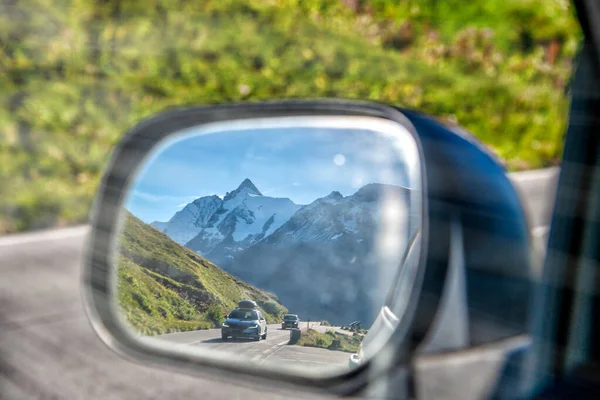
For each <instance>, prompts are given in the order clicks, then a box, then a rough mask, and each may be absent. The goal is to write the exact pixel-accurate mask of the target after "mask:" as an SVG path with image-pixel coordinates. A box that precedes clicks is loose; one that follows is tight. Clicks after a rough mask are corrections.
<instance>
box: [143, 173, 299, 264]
mask: <svg viewBox="0 0 600 400" xmlns="http://www.w3.org/2000/svg"><path fill="white" fill-rule="evenodd" d="M300 207H301V206H299V205H297V204H294V202H293V201H291V200H290V199H287V198H275V197H269V196H263V195H262V193H261V192H260V191H259V190H258V189H257V188H256V186H254V184H253V183H252V181H250V180H249V179H245V180H244V181H243V182H242V183H241V184H240V185H239V186H238V188H237V189H235V190H233V191H231V192H228V193H227V194H226V195H225V196H224V197H223V199H221V198H220V197H218V196H215V195H213V196H206V197H201V198H199V199H196V200H194V201H193V202H191V203H189V204H188V205H186V206H185V207H184V208H183V209H182V210H181V211H179V212H177V213H176V214H175V215H174V216H173V217H172V218H171V219H170V220H169V221H168V222H159V221H156V222H153V223H152V224H151V225H152V226H153V227H155V228H156V229H158V230H160V231H161V232H163V233H165V234H167V235H168V236H169V237H170V238H171V239H173V240H174V241H175V242H177V243H179V244H181V245H185V246H186V247H188V248H190V249H191V250H194V251H195V252H197V253H198V254H200V255H203V256H205V257H208V258H209V259H218V260H219V261H220V262H221V263H222V262H227V261H228V260H230V259H233V258H234V257H235V254H236V253H238V252H240V251H242V250H244V249H246V248H248V247H249V246H251V245H252V244H254V243H256V242H257V241H259V240H261V239H263V238H264V237H266V236H268V235H269V234H271V233H272V232H273V231H275V230H276V229H277V228H279V227H280V226H281V225H282V224H283V223H284V222H286V221H287V220H289V219H290V217H291V216H292V215H293V214H294V213H295V212H296V211H297V210H298V209H300Z"/></svg>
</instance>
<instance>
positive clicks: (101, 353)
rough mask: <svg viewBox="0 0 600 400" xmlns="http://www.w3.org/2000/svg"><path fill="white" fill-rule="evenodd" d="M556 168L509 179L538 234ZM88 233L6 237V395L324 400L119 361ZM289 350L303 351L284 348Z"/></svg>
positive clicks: (2, 344) (0, 318)
mask: <svg viewBox="0 0 600 400" xmlns="http://www.w3.org/2000/svg"><path fill="white" fill-rule="evenodd" d="M552 171H553V172H548V171H545V172H544V171H542V172H540V171H537V172H536V171H533V172H531V173H529V172H527V173H523V174H511V175H510V176H511V179H512V180H513V182H514V183H515V186H517V188H518V189H519V190H520V191H521V193H522V194H523V196H524V198H525V199H526V202H527V204H526V207H527V208H528V209H529V210H530V211H531V215H530V218H531V221H532V222H533V223H534V225H533V228H534V230H535V229H538V228H539V229H543V227H545V226H547V225H548V223H549V205H550V204H551V201H550V200H549V199H552V198H553V196H554V185H555V179H556V172H557V171H556V170H552ZM87 231H88V228H87V227H85V226H82V227H74V228H67V229H60V230H52V231H46V232H36V233H30V234H19V235H12V236H8V237H5V238H0V273H1V278H0V332H1V333H0V398H3V399H4V398H6V399H31V398H39V399H155V398H176V399H196V398H198V397H203V398H211V399H227V400H230V399H231V398H246V399H247V398H261V399H278V398H282V399H283V398H285V399H288V398H290V397H291V398H303V397H304V398H311V399H315V398H326V397H325V396H321V397H315V396H314V395H313V394H304V393H302V392H297V391H295V392H292V393H291V392H289V391H284V390H282V389H281V388H277V387H274V386H268V387H267V386H258V385H256V386H252V387H248V386H244V385H242V384H241V383H240V382H232V381H231V380H228V379H227V377H226V376H223V377H222V381H215V379H214V377H211V378H198V377H191V376H187V375H183V374H179V373H175V372H172V371H169V370H165V369H158V368H151V367H149V366H144V365H139V364H135V363H132V362H129V361H127V360H124V359H122V358H120V357H119V356H117V355H116V354H115V353H113V352H112V351H111V350H109V349H108V348H107V347H106V346H105V345H104V344H102V343H101V342H100V340H99V339H98V338H97V337H96V334H95V333H94V332H93V330H92V328H91V326H90V324H89V322H88V321H87V319H86V315H85V313H84V310H83V307H82V303H81V294H80V282H81V261H82V247H83V243H84V237H85V234H86V232H87ZM282 340H283V339H282ZM290 348H295V349H298V348H300V347H299V346H285V349H286V350H287V349H290ZM307 349H308V350H306V351H311V350H310V349H309V348H307ZM281 351H283V350H281ZM278 355H279V354H278ZM298 357H300V356H299V355H297V354H287V355H285V357H281V359H284V360H290V361H294V360H298Z"/></svg>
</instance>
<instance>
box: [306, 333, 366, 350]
mask: <svg viewBox="0 0 600 400" xmlns="http://www.w3.org/2000/svg"><path fill="white" fill-rule="evenodd" d="M334 340H338V341H339V342H340V343H339V346H340V347H339V348H332V343H333V341H334ZM362 340H363V336H361V335H353V336H352V335H345V334H343V333H337V332H332V331H327V332H325V333H319V332H317V331H316V330H314V329H309V330H308V331H307V332H305V333H303V334H302V336H301V337H300V340H298V343H296V344H297V345H298V346H307V347H319V348H322V349H331V350H337V351H345V352H347V353H356V352H358V349H359V348H360V344H361V342H362Z"/></svg>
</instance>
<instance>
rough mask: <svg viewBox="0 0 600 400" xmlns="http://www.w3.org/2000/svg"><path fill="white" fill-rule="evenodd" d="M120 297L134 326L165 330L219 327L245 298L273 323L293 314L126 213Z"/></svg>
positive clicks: (146, 330)
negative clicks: (252, 302) (226, 316)
mask: <svg viewBox="0 0 600 400" xmlns="http://www.w3.org/2000/svg"><path fill="white" fill-rule="evenodd" d="M124 213H125V221H124V225H123V232H122V234H121V240H120V251H119V261H118V299H119V303H120V305H121V309H122V310H123V312H124V313H125V315H126V317H127V320H128V321H129V322H130V323H131V324H132V326H133V327H134V328H135V329H136V330H138V331H140V332H142V333H144V334H149V335H152V334H160V333H168V332H177V331H185V330H194V329H207V328H211V327H213V326H219V324H220V323H221V321H222V316H223V315H226V314H227V313H228V312H230V311H231V310H232V309H233V308H235V306H236V305H237V303H238V301H240V300H242V299H252V300H254V301H256V302H257V303H258V305H259V306H260V308H261V309H262V311H263V312H264V314H265V318H266V319H267V322H268V323H277V322H279V321H280V320H281V316H282V315H283V314H285V313H286V312H287V309H286V308H285V307H284V306H282V305H281V304H280V303H279V301H278V299H277V298H276V297H275V295H272V294H269V293H266V292H264V291H261V290H259V289H257V288H255V287H253V286H251V285H248V284H247V283H245V282H242V281H240V280H239V279H237V278H235V277H233V276H231V275H229V274H228V273H226V272H224V271H223V270H221V269H220V268H219V267H217V266H216V265H214V264H212V263H211V262H209V261H207V260H206V259H204V258H202V257H200V256H199V255H197V254H195V253H194V252H192V251H190V250H188V249H187V248H185V247H183V246H180V245H178V244H177V243H175V242H173V241H172V240H171V239H169V238H168V237H167V236H166V235H165V234H163V233H161V232H159V231H157V230H156V229H154V228H153V227H151V226H149V225H147V224H145V223H143V222H142V221H140V220H139V219H137V218H136V217H134V216H133V215H131V214H130V213H128V212H126V211H124Z"/></svg>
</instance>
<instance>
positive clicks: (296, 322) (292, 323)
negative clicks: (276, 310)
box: [281, 314, 300, 329]
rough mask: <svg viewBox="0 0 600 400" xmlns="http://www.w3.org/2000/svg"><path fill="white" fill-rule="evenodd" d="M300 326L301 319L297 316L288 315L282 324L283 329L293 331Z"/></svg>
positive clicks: (284, 317)
mask: <svg viewBox="0 0 600 400" xmlns="http://www.w3.org/2000/svg"><path fill="white" fill-rule="evenodd" d="M299 326H300V318H298V315H296V314H286V315H284V316H283V322H282V323H281V329H287V328H289V329H293V328H298V327H299Z"/></svg>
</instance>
